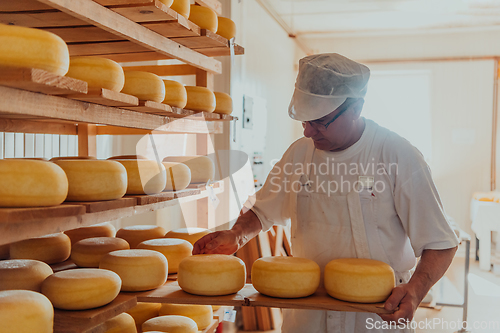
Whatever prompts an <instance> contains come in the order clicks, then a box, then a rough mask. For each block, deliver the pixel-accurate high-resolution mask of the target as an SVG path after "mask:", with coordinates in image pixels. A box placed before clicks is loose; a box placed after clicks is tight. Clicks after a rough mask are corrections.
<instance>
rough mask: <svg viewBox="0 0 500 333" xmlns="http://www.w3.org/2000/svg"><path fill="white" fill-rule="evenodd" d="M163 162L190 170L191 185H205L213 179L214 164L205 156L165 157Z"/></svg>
mask: <svg viewBox="0 0 500 333" xmlns="http://www.w3.org/2000/svg"><path fill="white" fill-rule="evenodd" d="M163 162H175V163H182V164H185V165H187V167H188V168H189V170H191V183H206V182H208V181H209V180H210V181H213V180H214V179H215V164H214V162H213V161H212V160H211V159H210V158H208V157H207V156H167V157H165V158H164V159H163Z"/></svg>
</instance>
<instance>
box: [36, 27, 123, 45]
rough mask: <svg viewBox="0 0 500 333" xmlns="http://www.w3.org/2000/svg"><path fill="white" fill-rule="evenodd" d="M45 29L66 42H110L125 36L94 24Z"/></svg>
mask: <svg viewBox="0 0 500 333" xmlns="http://www.w3.org/2000/svg"><path fill="white" fill-rule="evenodd" d="M43 30H45V31H50V32H52V33H54V34H56V35H58V36H59V37H61V38H62V39H64V41H65V42H66V43H83V42H87V43H89V42H109V41H116V40H123V39H124V38H123V37H120V36H117V35H114V34H112V33H109V32H107V31H104V30H102V29H100V28H98V27H94V26H87V27H85V26H82V27H70V28H44V29H43Z"/></svg>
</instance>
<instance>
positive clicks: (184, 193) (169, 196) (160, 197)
mask: <svg viewBox="0 0 500 333" xmlns="http://www.w3.org/2000/svg"><path fill="white" fill-rule="evenodd" d="M198 194H201V191H200V190H198V189H186V190H181V191H165V192H162V193H158V194H149V195H127V196H126V198H135V199H136V200H137V205H139V206H142V205H151V204H155V203H159V202H163V201H169V200H174V199H178V198H185V197H189V196H192V195H198Z"/></svg>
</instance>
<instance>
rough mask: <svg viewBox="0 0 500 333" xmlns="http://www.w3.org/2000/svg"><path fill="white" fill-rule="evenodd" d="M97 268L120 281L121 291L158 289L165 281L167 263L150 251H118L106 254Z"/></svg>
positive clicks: (163, 257) (159, 255) (157, 253)
mask: <svg viewBox="0 0 500 333" xmlns="http://www.w3.org/2000/svg"><path fill="white" fill-rule="evenodd" d="M99 268H104V269H109V270H111V271H113V272H115V273H117V274H118V275H119V276H120V278H121V279H122V290H123V291H144V290H151V289H155V288H158V287H159V286H161V285H163V284H164V283H165V282H166V281H167V276H168V263H167V258H165V256H164V255H163V254H161V253H160V252H157V251H152V250H143V249H138V250H137V249H136V250H120V251H113V252H110V253H108V254H106V255H105V256H104V257H102V259H101V263H100V264H99Z"/></svg>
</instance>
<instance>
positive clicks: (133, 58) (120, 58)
mask: <svg viewBox="0 0 500 333" xmlns="http://www.w3.org/2000/svg"><path fill="white" fill-rule="evenodd" d="M101 57H103V58H108V59H111V60H114V61H116V62H139V61H155V60H165V59H172V57H169V56H166V55H164V54H161V53H157V52H134V53H117V54H106V55H101Z"/></svg>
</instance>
